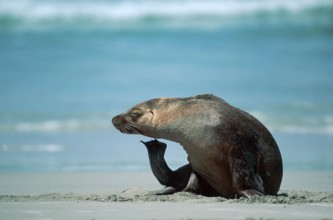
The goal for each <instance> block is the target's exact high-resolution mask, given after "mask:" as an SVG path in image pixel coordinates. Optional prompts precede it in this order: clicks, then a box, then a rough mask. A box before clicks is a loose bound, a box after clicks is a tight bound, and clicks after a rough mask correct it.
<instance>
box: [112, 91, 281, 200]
mask: <svg viewBox="0 0 333 220" xmlns="http://www.w3.org/2000/svg"><path fill="white" fill-rule="evenodd" d="M112 123H113V125H114V126H115V127H116V128H117V129H118V130H120V131H121V132H123V133H127V134H142V135H145V136H148V137H152V138H157V139H159V138H163V139H167V140H170V141H174V142H177V143H179V144H181V145H182V146H183V148H184V149H185V151H186V152H187V154H188V160H189V163H190V166H191V168H192V173H191V175H190V178H189V180H188V183H187V185H186V186H185V188H184V189H183V190H184V191H194V192H199V193H200V194H203V195H216V196H223V197H226V198H234V197H235V196H246V197H251V196H254V195H264V194H267V195H276V194H277V192H278V190H279V188H280V184H281V180H282V174H283V168H282V158H281V154H280V151H279V148H278V145H277V144H276V142H275V140H274V138H273V136H272V135H271V134H270V132H269V131H268V130H267V128H266V127H265V126H264V125H263V124H261V123H260V122H259V121H258V120H257V119H256V118H254V117H253V116H251V115H250V114H248V113H246V112H244V111H242V110H240V109H238V108H235V107H233V106H231V105H230V104H228V103H227V102H226V101H224V100H223V99H220V98H218V97H216V96H214V95H210V94H204V95H198V96H194V97H188V98H157V99H152V100H149V101H146V102H143V103H140V104H138V105H136V106H134V107H133V108H131V109H130V110H129V111H127V112H126V113H124V114H120V115H118V116H115V117H114V118H113V119H112ZM156 164H158V163H156ZM157 167H158V166H157ZM157 173H158V172H157ZM185 173H186V172H185ZM154 175H155V176H156V174H154ZM185 179H186V178H185ZM181 184H183V183H181Z"/></svg>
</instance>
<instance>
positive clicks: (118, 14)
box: [0, 0, 333, 172]
mask: <svg viewBox="0 0 333 220" xmlns="http://www.w3.org/2000/svg"><path fill="white" fill-rule="evenodd" d="M202 93H213V94H215V95H217V96H219V97H221V98H223V99H225V100H226V101H228V102H229V103H231V104H232V105H234V106H237V107H239V108H241V109H243V110H245V111H247V112H249V113H251V114H253V115H254V116H255V117H257V118H258V119H259V120H260V121H262V122H263V123H264V124H265V125H266V126H267V127H268V129H269V130H270V131H271V132H272V134H273V136H274V137H275V139H276V141H277V143H278V145H279V146H280V150H281V153H282V157H283V160H284V169H285V170H326V171H327V170H328V171H333V98H332V97H333V1H332V0H316V1H315V0H294V1H287V0H266V1H261V0H249V1H242V0H233V1H231V0H221V1H219V0H205V1H198V0H177V1H176V0H171V1H169V0H136V1H134V0H94V1H92V0H91V1H89V0H66V1H65V0H15V1H11V0H0V172H28V171H29V172H48V171H146V170H149V169H150V168H149V162H148V156H147V152H146V149H145V147H144V146H143V144H142V143H140V140H144V141H147V140H149V138H147V137H143V136H138V135H126V134H121V133H120V132H119V131H117V130H116V129H115V128H114V127H113V126H112V124H111V118H112V117H113V116H115V115H117V114H119V113H122V112H124V111H126V110H127V109H129V108H130V107H132V106H133V105H134V104H137V103H138V102H141V101H144V100H148V99H151V98H155V97H162V96H163V97H187V96H193V95H197V94H202ZM167 143H168V148H167V152H166V160H167V162H168V163H169V164H170V166H171V167H172V168H177V167H179V166H181V165H183V164H185V163H186V157H187V156H186V154H185V152H184V151H183V149H182V148H181V147H180V146H179V145H178V144H176V143H172V142H167Z"/></svg>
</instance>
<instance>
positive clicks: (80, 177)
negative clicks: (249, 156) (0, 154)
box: [0, 172, 333, 219]
mask: <svg viewBox="0 0 333 220" xmlns="http://www.w3.org/2000/svg"><path fill="white" fill-rule="evenodd" d="M158 189H161V186H160V185H159V183H158V182H157V181H156V180H155V178H154V176H153V175H152V174H151V173H149V172H147V173H135V172H134V173H131V172H122V173H2V174H0V203H1V204H0V216H1V219H333V173H331V172H286V173H285V175H284V181H283V184H282V187H281V192H280V195H279V196H277V197H275V196H264V197H258V198H251V199H246V198H241V199H231V200H227V199H224V198H221V197H210V198H208V197H203V196H198V195H194V194H190V193H184V192H181V193H177V194H174V195H167V196H156V195H154V194H153V193H152V192H153V191H154V190H158Z"/></svg>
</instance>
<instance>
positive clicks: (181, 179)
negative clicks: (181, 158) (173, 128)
mask: <svg viewBox="0 0 333 220" xmlns="http://www.w3.org/2000/svg"><path fill="white" fill-rule="evenodd" d="M141 142H142V143H143V144H144V145H145V146H146V148H147V150H148V156H149V163H150V167H151V170H152V172H153V174H154V176H155V177H156V178H157V180H158V181H159V182H160V183H161V184H162V185H165V186H167V187H169V189H168V188H167V189H168V190H166V189H165V190H164V191H165V192H164V193H160V194H172V193H174V192H178V191H181V190H182V189H184V188H185V187H186V185H187V183H188V181H189V179H190V175H191V173H192V167H191V165H190V164H187V165H184V166H182V167H180V168H179V169H177V170H175V171H172V170H171V169H170V168H169V166H168V165H167V163H166V162H165V159H164V153H165V150H166V147H167V145H166V144H165V143H162V142H159V141H158V140H152V141H148V142H143V141H141ZM171 188H173V189H171ZM161 192H162V190H161Z"/></svg>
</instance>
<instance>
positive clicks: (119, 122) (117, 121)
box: [111, 115, 126, 128]
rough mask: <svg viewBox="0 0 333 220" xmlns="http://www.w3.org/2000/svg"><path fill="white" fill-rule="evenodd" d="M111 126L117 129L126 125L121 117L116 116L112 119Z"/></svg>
mask: <svg viewBox="0 0 333 220" xmlns="http://www.w3.org/2000/svg"><path fill="white" fill-rule="evenodd" d="M111 121H112V124H113V125H114V126H115V127H116V128H118V127H119V126H120V125H122V124H124V123H126V120H125V119H124V118H123V117H122V116H121V115H117V116H115V117H113V118H112V120H111Z"/></svg>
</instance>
